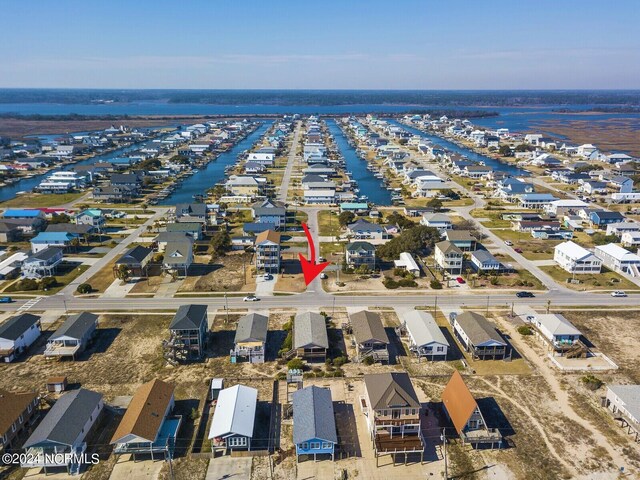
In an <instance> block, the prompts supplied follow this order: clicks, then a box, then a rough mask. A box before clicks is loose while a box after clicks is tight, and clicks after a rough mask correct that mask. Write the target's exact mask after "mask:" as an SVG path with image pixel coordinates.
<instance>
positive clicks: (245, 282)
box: [179, 252, 255, 292]
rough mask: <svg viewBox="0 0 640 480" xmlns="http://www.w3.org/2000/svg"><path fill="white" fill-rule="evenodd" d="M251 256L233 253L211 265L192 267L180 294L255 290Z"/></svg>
mask: <svg viewBox="0 0 640 480" xmlns="http://www.w3.org/2000/svg"><path fill="white" fill-rule="evenodd" d="M251 260H252V255H250V254H247V253H241V252H234V253H230V254H228V255H225V256H222V257H218V258H216V259H215V260H213V262H212V263H211V264H208V265H198V266H194V267H193V268H192V270H191V272H190V274H189V276H188V277H187V278H186V279H185V280H184V283H183V284H182V286H181V287H180V290H179V291H180V292H239V291H243V292H250V291H253V290H255V278H254V277H253V275H252V272H253V266H252V265H251Z"/></svg>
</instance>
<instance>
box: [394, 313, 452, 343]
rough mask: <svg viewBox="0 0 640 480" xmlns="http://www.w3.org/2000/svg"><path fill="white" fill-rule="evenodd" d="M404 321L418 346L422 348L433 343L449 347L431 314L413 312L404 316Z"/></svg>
mask: <svg viewBox="0 0 640 480" xmlns="http://www.w3.org/2000/svg"><path fill="white" fill-rule="evenodd" d="M402 320H403V321H404V323H405V325H406V327H407V330H408V331H409V333H410V335H411V337H412V338H413V341H414V342H415V343H416V345H417V346H419V347H421V346H423V345H429V344H431V343H439V344H442V345H446V346H449V342H447V339H446V338H445V336H444V334H443V333H442V330H440V327H439V326H438V324H437V323H436V322H435V320H434V319H433V317H432V316H431V314H430V313H427V312H423V311H422V310H412V311H411V312H409V313H406V314H405V315H403V316H402Z"/></svg>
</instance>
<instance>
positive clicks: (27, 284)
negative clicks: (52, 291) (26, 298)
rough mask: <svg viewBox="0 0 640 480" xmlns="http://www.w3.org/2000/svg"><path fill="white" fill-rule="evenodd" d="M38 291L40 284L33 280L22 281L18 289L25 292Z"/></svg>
mask: <svg viewBox="0 0 640 480" xmlns="http://www.w3.org/2000/svg"><path fill="white" fill-rule="evenodd" d="M37 289H38V282H36V281H35V280H34V279H33V278H25V279H24V280H20V281H19V282H18V284H17V287H16V290H23V291H25V292H28V291H31V290H37Z"/></svg>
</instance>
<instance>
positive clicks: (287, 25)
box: [0, 0, 640, 89]
mask: <svg viewBox="0 0 640 480" xmlns="http://www.w3.org/2000/svg"><path fill="white" fill-rule="evenodd" d="M0 12H1V17H2V20H3V21H2V29H0V45H1V47H0V49H1V51H2V61H0V87H65V88H74V87H86V88H320V89H322V88H345V89H351V88H353V89H376V88H380V89H506V88H514V89H528V88H560V89H563V88H578V89H580V88H585V89H589V88H640V33H639V32H640V29H639V28H638V25H639V24H640V1H639V0H616V1H615V2H604V1H600V0H598V1H597V0H581V1H574V0H554V1H547V0H535V1H533V0H531V1H529V0H520V1H513V0H511V1H502V0H485V1H483V2H476V1H472V0H459V1H458V2H455V4H454V2H451V1H449V0H442V1H430V0H422V1H420V0H417V1H412V0H395V1H389V0H387V1H378V0H351V1H349V0H340V1H337V0H320V1H316V2H307V1H302V0H298V1H288V0H269V1H268V0H242V1H237V0H233V1H231V0H228V1H227V0H205V1H200V0H191V1H181V2H175V1H171V2H170V1H164V0H153V1H151V0H128V1H123V0H111V1H108V2H103V1H100V2H98V1H86V0H85V1H69V0H56V1H50V0H29V1H25V0H2V3H1V5H0Z"/></svg>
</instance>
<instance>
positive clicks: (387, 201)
mask: <svg viewBox="0 0 640 480" xmlns="http://www.w3.org/2000/svg"><path fill="white" fill-rule="evenodd" d="M327 126H328V127H329V132H330V133H331V135H333V138H334V139H335V142H336V145H337V146H338V148H339V149H340V153H342V156H343V157H344V161H345V164H346V167H345V168H346V170H348V171H350V172H351V173H352V174H353V175H352V176H351V178H352V179H353V180H356V181H357V182H358V187H359V188H360V195H366V196H367V197H369V200H368V201H369V202H370V203H373V204H375V205H380V206H388V205H391V192H389V190H387V189H386V188H385V187H384V185H382V181H381V180H380V179H378V178H376V177H374V176H373V172H370V171H369V170H367V162H366V161H365V160H363V159H361V158H360V157H359V156H358V154H357V153H356V150H355V149H354V148H353V147H352V146H351V145H349V142H348V141H347V137H346V136H345V134H344V133H342V130H340V127H338V124H337V123H336V121H335V120H333V119H329V120H327Z"/></svg>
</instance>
